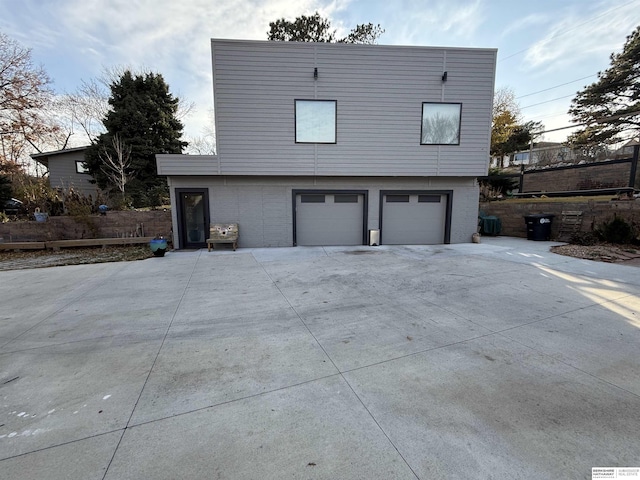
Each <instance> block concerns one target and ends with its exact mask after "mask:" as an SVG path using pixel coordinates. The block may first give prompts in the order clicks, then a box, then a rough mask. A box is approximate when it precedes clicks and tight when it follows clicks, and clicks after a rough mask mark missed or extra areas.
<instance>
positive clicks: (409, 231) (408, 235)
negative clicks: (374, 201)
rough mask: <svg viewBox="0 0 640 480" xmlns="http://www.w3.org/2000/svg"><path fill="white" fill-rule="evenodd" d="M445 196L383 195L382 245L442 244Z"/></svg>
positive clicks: (426, 194)
mask: <svg viewBox="0 0 640 480" xmlns="http://www.w3.org/2000/svg"><path fill="white" fill-rule="evenodd" d="M446 215H447V197H446V195H441V194H430V193H425V194H388V195H384V196H383V207H382V219H383V221H382V232H381V234H382V242H381V243H383V244H386V245H435V244H440V243H444V234H445V224H446Z"/></svg>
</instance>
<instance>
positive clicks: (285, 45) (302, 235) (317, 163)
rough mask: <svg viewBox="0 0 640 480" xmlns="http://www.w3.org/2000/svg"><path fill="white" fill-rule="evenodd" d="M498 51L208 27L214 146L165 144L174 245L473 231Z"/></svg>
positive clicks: (161, 157) (452, 235) (162, 171)
mask: <svg viewBox="0 0 640 480" xmlns="http://www.w3.org/2000/svg"><path fill="white" fill-rule="evenodd" d="M496 53H497V51H496V50H495V49H472V48H446V47H399V46H381V45H349V44H330V43H297V42H265V41H244V40H212V54H213V91H214V107H215V122H216V138H217V155H212V156H204V155H203V156H200V155H169V154H158V155H156V162H157V168H158V174H159V175H165V176H167V177H168V182H169V186H170V191H171V204H172V212H173V213H172V215H173V225H174V229H173V230H174V239H173V240H174V245H175V246H176V247H178V248H192V247H193V248H196V247H202V246H204V241H205V239H206V238H207V237H208V235H209V223H237V224H239V232H240V241H239V246H240V247H269V246H295V245H363V244H368V243H369V231H370V230H380V236H381V238H380V243H382V244H441V243H459V242H470V241H471V235H472V234H473V233H475V232H476V227H477V215H478V183H477V181H476V177H479V176H484V175H486V174H487V168H488V163H489V142H490V129H491V105H492V99H493V90H494V77H495V64H496Z"/></svg>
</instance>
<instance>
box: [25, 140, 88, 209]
mask: <svg viewBox="0 0 640 480" xmlns="http://www.w3.org/2000/svg"><path fill="white" fill-rule="evenodd" d="M87 148H88V147H78V148H68V149H66V150H56V151H55V152H44V153H34V154H32V155H31V158H33V159H34V160H35V161H37V162H38V163H41V164H42V165H44V166H45V167H47V169H48V170H49V184H50V185H51V187H52V188H61V189H64V190H68V189H69V187H73V189H74V190H75V191H76V192H80V193H82V194H84V195H86V196H89V195H91V197H92V198H94V199H95V197H96V191H97V186H96V185H95V184H92V183H90V180H93V179H92V177H91V175H89V174H88V173H87V169H86V167H85V164H84V152H85V150H86V149H87Z"/></svg>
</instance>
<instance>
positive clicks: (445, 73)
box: [442, 72, 447, 82]
mask: <svg viewBox="0 0 640 480" xmlns="http://www.w3.org/2000/svg"><path fill="white" fill-rule="evenodd" d="M442 81H443V82H446V81H447V72H444V73H443V74H442Z"/></svg>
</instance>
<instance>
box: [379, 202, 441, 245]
mask: <svg viewBox="0 0 640 480" xmlns="http://www.w3.org/2000/svg"><path fill="white" fill-rule="evenodd" d="M386 195H444V196H445V197H446V198H447V205H446V210H445V219H444V239H443V240H444V241H443V244H449V243H451V203H452V201H453V190H380V217H379V218H380V240H381V241H380V244H382V228H383V226H382V222H383V209H384V197H385V196H386Z"/></svg>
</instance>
